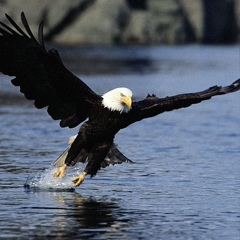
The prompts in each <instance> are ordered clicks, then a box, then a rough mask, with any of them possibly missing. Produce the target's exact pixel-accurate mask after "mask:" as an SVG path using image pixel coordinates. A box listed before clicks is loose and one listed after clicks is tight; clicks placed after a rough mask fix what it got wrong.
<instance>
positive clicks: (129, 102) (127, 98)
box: [121, 96, 132, 108]
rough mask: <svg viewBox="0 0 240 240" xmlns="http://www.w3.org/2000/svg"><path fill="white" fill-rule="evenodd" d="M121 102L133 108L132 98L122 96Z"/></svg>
mask: <svg viewBox="0 0 240 240" xmlns="http://www.w3.org/2000/svg"><path fill="white" fill-rule="evenodd" d="M121 101H122V102H123V103H124V104H125V105H126V106H127V107H128V108H131V106H132V98H131V97H129V96H122V97H121Z"/></svg>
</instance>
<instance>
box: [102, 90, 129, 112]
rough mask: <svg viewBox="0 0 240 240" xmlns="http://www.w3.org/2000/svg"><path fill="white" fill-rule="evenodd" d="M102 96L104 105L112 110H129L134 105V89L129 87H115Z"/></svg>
mask: <svg viewBox="0 0 240 240" xmlns="http://www.w3.org/2000/svg"><path fill="white" fill-rule="evenodd" d="M102 98H103V101H102V103H103V106H104V107H106V108H108V109H109V110H111V111H119V112H120V113H122V112H128V111H129V110H130V109H131V107H132V91H131V90H129V89H128V88H115V89H113V90H111V91H109V92H107V93H105V94H103V95H102Z"/></svg>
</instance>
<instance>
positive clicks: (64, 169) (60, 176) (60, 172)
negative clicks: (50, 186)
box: [54, 164, 67, 178]
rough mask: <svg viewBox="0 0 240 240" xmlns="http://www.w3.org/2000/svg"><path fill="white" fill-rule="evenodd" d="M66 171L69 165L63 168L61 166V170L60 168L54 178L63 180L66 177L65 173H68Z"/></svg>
mask: <svg viewBox="0 0 240 240" xmlns="http://www.w3.org/2000/svg"><path fill="white" fill-rule="evenodd" d="M66 169H67V165H66V164H64V165H62V166H61V167H60V168H58V170H57V171H56V172H55V173H54V176H55V177H58V178H62V177H63V175H64V173H65V171H66Z"/></svg>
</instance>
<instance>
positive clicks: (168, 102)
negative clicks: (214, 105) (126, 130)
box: [123, 79, 240, 127]
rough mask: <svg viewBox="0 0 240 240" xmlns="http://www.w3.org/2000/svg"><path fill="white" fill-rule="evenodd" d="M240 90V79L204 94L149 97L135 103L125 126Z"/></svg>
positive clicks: (125, 120)
mask: <svg viewBox="0 0 240 240" xmlns="http://www.w3.org/2000/svg"><path fill="white" fill-rule="evenodd" d="M238 90H240V79H238V80H237V81H235V82H234V83H232V84H231V85H229V86H227V87H220V86H214V87H211V88H209V89H207V90H205V91H202V92H196V93H187V94H179V95H176V96H172V97H165V98H157V97H156V96H155V95H151V96H150V95H148V96H147V97H146V98H145V99H144V100H142V101H139V102H134V103H133V105H132V109H131V111H129V112H128V113H126V114H125V116H124V121H123V123H124V126H123V127H127V126H128V125H130V124H132V123H134V122H136V121H140V120H142V119H144V118H149V117H153V116H156V115H158V114H161V113H163V112H168V111H172V110H175V109H179V108H186V107H189V106H190V105H192V104H196V103H200V102H202V101H204V100H208V99H210V98H211V97H213V96H216V95H222V94H227V93H231V92H235V91H238Z"/></svg>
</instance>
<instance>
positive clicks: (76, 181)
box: [72, 172, 87, 187]
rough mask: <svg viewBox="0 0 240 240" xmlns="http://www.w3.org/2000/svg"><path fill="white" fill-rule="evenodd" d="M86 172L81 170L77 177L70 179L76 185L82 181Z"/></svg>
mask: <svg viewBox="0 0 240 240" xmlns="http://www.w3.org/2000/svg"><path fill="white" fill-rule="evenodd" d="M86 175H87V173H86V172H83V173H82V174H81V175H79V176H78V177H75V178H74V179H73V180H72V181H73V182H74V183H75V185H74V186H75V187H78V186H79V185H81V184H82V182H83V181H84V179H85V177H86Z"/></svg>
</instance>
